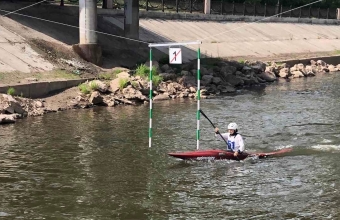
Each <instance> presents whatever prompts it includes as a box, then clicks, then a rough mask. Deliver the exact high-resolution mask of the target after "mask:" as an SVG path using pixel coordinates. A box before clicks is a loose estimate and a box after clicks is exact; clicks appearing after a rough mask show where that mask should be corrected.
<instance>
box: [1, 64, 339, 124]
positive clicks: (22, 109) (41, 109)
mask: <svg viewBox="0 0 340 220" xmlns="http://www.w3.org/2000/svg"><path fill="white" fill-rule="evenodd" d="M147 66H148V64H147V63H146V64H144V65H141V66H139V67H138V68H137V69H135V70H128V69H120V70H119V71H116V72H115V73H114V74H112V75H103V77H102V80H93V81H90V82H86V83H84V84H81V85H79V86H78V87H73V88H70V89H67V90H65V91H63V92H61V93H59V94H56V95H53V96H50V97H47V98H44V99H27V98H21V97H12V96H10V95H7V94H0V124H7V123H14V122H15V121H16V119H18V118H24V117H28V116H39V115H43V114H46V113H49V112H57V111H64V110H67V109H78V108H90V107H93V106H106V107H115V106H117V105H140V104H147V103H148V102H149V90H150V88H149V80H148V74H149V69H148V68H147ZM339 70H340V65H337V66H334V65H329V64H327V63H325V62H324V61H322V60H317V61H314V60H311V61H310V65H307V66H305V65H304V64H296V65H294V66H288V65H287V64H285V63H270V64H268V63H263V62H259V61H258V62H248V61H246V62H244V63H240V62H237V61H223V60H218V59H203V60H202V66H201V90H200V95H201V98H203V99H204V98H211V97H214V96H216V95H223V94H226V93H234V92H236V90H237V89H239V88H244V87H252V86H257V85H263V86H265V85H267V84H268V83H271V82H274V81H277V80H280V79H281V80H294V79H295V78H300V77H313V76H315V75H316V74H333V73H337V72H338V71H339ZM153 75H154V76H153V88H154V92H153V97H152V99H153V100H154V101H161V100H169V99H177V98H180V99H182V98H190V99H196V98H197V63H196V62H194V61H193V62H190V63H186V64H183V65H182V66H179V67H178V66H176V67H174V66H169V65H168V64H161V65H160V64H159V63H158V62H154V68H153ZM10 93H11V91H8V94H10Z"/></svg>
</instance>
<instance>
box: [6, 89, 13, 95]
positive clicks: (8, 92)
mask: <svg viewBox="0 0 340 220" xmlns="http://www.w3.org/2000/svg"><path fill="white" fill-rule="evenodd" d="M7 94H8V95H14V94H15V89H14V88H12V87H9V88H8V89H7Z"/></svg>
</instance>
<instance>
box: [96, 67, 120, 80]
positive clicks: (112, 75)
mask: <svg viewBox="0 0 340 220" xmlns="http://www.w3.org/2000/svg"><path fill="white" fill-rule="evenodd" d="M123 71H124V70H121V69H115V70H114V71H112V72H110V73H100V74H99V79H102V80H112V79H115V78H117V75H118V74H119V73H121V72H123Z"/></svg>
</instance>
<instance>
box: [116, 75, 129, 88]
mask: <svg viewBox="0 0 340 220" xmlns="http://www.w3.org/2000/svg"><path fill="white" fill-rule="evenodd" d="M128 82H129V79H126V78H121V79H119V82H118V83H119V89H121V90H122V89H124V88H125V87H126V86H127V84H128Z"/></svg>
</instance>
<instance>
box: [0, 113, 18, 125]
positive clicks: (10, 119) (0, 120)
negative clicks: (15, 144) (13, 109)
mask: <svg viewBox="0 0 340 220" xmlns="http://www.w3.org/2000/svg"><path fill="white" fill-rule="evenodd" d="M19 117H20V116H19V115H18V114H10V115H5V114H0V124H9V123H14V122H15V120H16V119H17V118H19Z"/></svg>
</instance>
